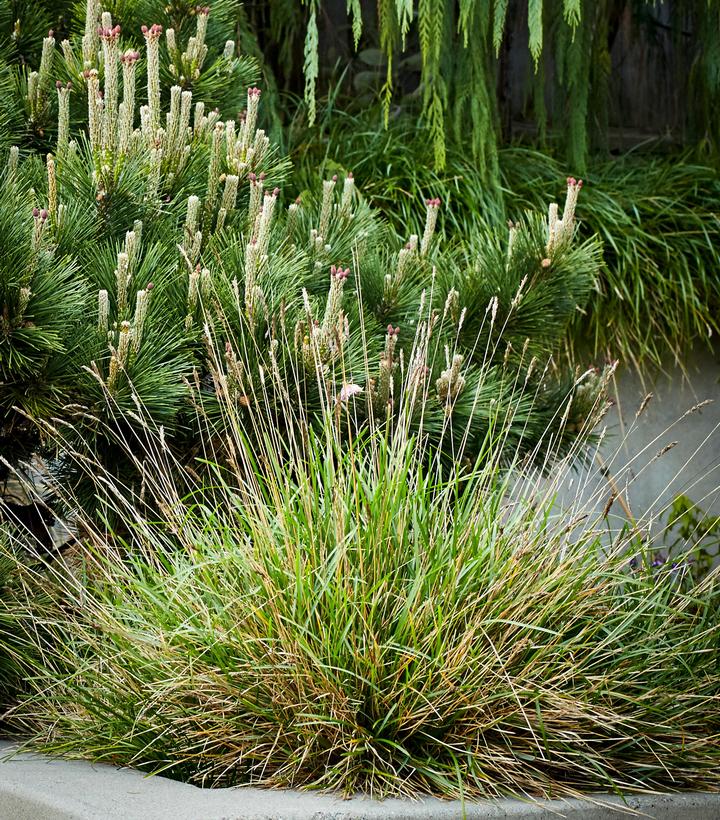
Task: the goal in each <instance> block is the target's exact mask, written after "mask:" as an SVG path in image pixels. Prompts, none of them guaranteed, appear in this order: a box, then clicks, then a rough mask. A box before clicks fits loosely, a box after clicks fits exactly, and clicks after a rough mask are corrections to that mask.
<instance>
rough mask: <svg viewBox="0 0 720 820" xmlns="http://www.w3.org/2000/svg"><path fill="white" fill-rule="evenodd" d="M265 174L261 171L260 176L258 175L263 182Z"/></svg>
mask: <svg viewBox="0 0 720 820" xmlns="http://www.w3.org/2000/svg"><path fill="white" fill-rule="evenodd" d="M265 176H266V174H265V172H263V173H261V174H260V176H259V177H258V179H259V180H260V182H264V181H265Z"/></svg>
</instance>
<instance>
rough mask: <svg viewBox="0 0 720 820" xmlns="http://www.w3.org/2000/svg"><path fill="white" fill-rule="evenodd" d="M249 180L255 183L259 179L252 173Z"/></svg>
mask: <svg viewBox="0 0 720 820" xmlns="http://www.w3.org/2000/svg"><path fill="white" fill-rule="evenodd" d="M248 179H249V180H250V182H253V183H254V182H255V181H256V180H257V177H256V176H255V174H253V172H252V171H250V173H249V174H248Z"/></svg>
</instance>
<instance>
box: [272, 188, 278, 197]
mask: <svg viewBox="0 0 720 820" xmlns="http://www.w3.org/2000/svg"><path fill="white" fill-rule="evenodd" d="M279 193H280V189H279V188H273V196H277V195H278V194H279Z"/></svg>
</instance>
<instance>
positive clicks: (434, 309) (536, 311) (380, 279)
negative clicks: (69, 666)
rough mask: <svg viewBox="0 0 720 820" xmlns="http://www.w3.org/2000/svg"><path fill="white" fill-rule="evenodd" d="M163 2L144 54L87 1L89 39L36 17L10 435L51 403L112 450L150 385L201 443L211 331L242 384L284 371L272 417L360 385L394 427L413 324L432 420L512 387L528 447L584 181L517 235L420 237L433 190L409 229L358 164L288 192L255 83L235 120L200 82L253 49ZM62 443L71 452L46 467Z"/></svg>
mask: <svg viewBox="0 0 720 820" xmlns="http://www.w3.org/2000/svg"><path fill="white" fill-rule="evenodd" d="M176 12H177V10H173V9H171V10H170V11H169V12H168V14H170V16H171V22H173V25H177V26H178V28H177V31H176V30H175V29H174V28H173V29H168V30H167V31H165V34H163V27H162V26H161V25H158V24H156V25H153V26H151V27H150V28H147V27H144V33H143V35H142V38H141V39H142V41H143V45H142V46H141V47H142V48H143V51H144V59H142V58H141V57H140V54H139V51H138V49H137V47H136V45H137V42H136V41H137V37H138V35H131V36H130V37H129V38H127V39H126V36H125V34H124V32H123V31H120V27H119V26H116V25H115V24H114V21H113V19H112V18H111V16H110V14H109V13H106V12H103V13H102V15H101V16H100V12H99V9H98V8H97V6H96V5H95V4H94V2H91V3H90V5H89V11H88V17H87V23H86V28H85V34H84V36H83V37H82V40H81V41H80V42H78V41H77V40H76V39H73V38H71V39H70V40H69V41H68V40H66V41H64V42H63V44H62V46H61V48H60V52H61V54H60V53H58V50H57V48H56V45H55V40H54V37H53V36H48V37H47V38H45V40H44V43H43V54H44V57H43V58H42V59H41V63H40V68H39V70H38V71H37V72H30V73H29V74H28V75H27V78H26V80H27V81H26V82H25V79H23V77H24V75H23V77H20V78H19V88H20V90H21V92H22V103H23V105H24V106H25V109H26V112H27V117H28V118H27V123H28V131H27V139H26V140H25V142H24V143H23V145H22V148H23V150H22V151H18V150H17V149H13V150H11V151H10V154H9V161H8V165H7V168H6V170H5V171H4V174H3V176H2V180H0V187H1V190H0V211H2V214H1V215H0V225H2V227H3V228H4V229H5V232H4V234H3V239H2V241H3V242H4V243H5V245H4V253H3V254H2V261H1V262H0V299H1V300H2V319H1V320H0V321H1V324H0V377H1V378H2V381H3V384H4V389H3V394H2V397H1V398H0V412H2V417H1V418H2V421H1V422H0V423H1V424H2V432H3V435H4V436H5V437H9V436H10V435H12V436H13V438H14V440H15V442H17V443H18V444H22V445H23V448H24V450H23V451H24V452H27V451H28V449H29V450H32V449H33V447H36V446H37V440H36V438H35V436H36V428H35V427H33V426H32V425H31V424H29V423H28V419H40V420H43V419H45V420H46V419H48V418H51V417H55V418H57V419H59V422H58V423H59V424H62V423H71V424H72V425H73V429H74V430H76V431H77V434H78V438H77V439H76V442H75V444H76V446H81V445H80V443H79V442H80V441H81V440H82V441H83V442H85V443H89V444H90V445H91V449H92V451H93V453H94V455H95V456H97V457H100V458H101V460H102V461H103V463H105V464H108V465H110V464H112V465H114V467H115V468H116V469H117V470H118V471H119V470H120V469H121V467H123V466H127V459H126V458H125V457H124V449H123V448H122V447H120V448H119V447H117V446H115V444H114V443H113V441H114V438H115V439H117V438H119V439H121V440H122V441H123V442H125V443H132V441H133V440H134V437H135V436H136V435H137V424H136V422H135V417H136V415H137V413H138V408H139V407H142V408H143V412H147V413H148V414H149V416H150V418H151V419H152V421H153V423H154V424H156V425H157V426H162V428H163V431H164V434H165V436H166V439H167V441H169V442H170V443H171V444H172V446H173V447H174V448H175V450H176V452H184V453H186V454H188V455H189V456H190V457H192V454H193V453H195V452H197V451H199V450H200V449H201V448H202V447H203V442H202V441H201V439H200V438H199V431H198V427H197V423H196V419H195V410H194V408H193V406H192V403H191V401H190V393H189V392H188V383H189V382H191V381H196V382H197V383H199V384H200V385H201V386H203V388H205V389H206V392H207V393H208V394H209V395H211V394H212V375H213V374H212V372H211V367H210V365H209V363H208V348H210V350H211V358H212V357H213V356H216V357H219V358H220V360H221V361H223V362H224V364H223V367H224V373H223V374H222V377H223V378H226V379H229V380H230V381H231V382H232V385H233V390H234V396H235V398H236V400H237V401H238V402H240V403H241V404H247V403H248V402H250V401H253V400H254V398H253V394H254V393H257V392H262V390H263V389H264V387H263V384H262V381H263V375H264V374H266V373H268V372H271V371H274V370H276V369H277V370H279V372H281V373H282V374H284V378H283V379H281V380H279V381H276V382H274V384H284V385H286V387H285V388H283V389H279V392H278V393H277V394H276V395H275V396H274V399H273V401H271V402H270V403H269V405H268V406H269V407H270V408H272V413H273V416H274V417H275V418H276V419H277V421H278V423H283V421H282V420H283V418H286V417H287V416H288V412H289V411H288V405H303V406H306V405H307V407H308V408H309V409H314V411H315V413H316V415H317V416H318V417H319V416H321V415H322V410H323V408H324V406H325V405H326V403H327V402H328V401H329V400H331V399H332V397H334V396H337V395H339V394H340V393H341V392H342V391H343V389H345V388H346V387H347V386H350V385H356V386H357V387H358V388H362V390H363V397H364V398H363V407H362V411H361V410H360V409H359V410H358V416H357V418H358V422H359V424H361V425H362V424H366V425H367V424H369V425H370V426H371V427H372V426H378V425H379V426H385V425H390V426H392V422H393V419H395V418H396V416H397V414H398V413H399V412H400V409H401V397H400V395H399V393H398V384H399V382H400V380H401V379H402V378H404V377H405V375H406V373H405V371H407V369H408V368H411V367H413V364H414V363H413V360H412V358H411V352H412V350H413V348H414V347H416V346H418V345H421V344H424V345H426V346H427V347H428V351H425V352H423V362H424V365H423V366H425V367H427V368H428V371H427V372H424V371H423V373H422V374H420V373H418V374H417V376H418V378H422V379H423V380H425V381H426V382H427V384H428V385H429V387H428V389H423V390H422V391H421V392H422V395H423V396H425V397H426V398H427V408H426V409H424V410H423V411H422V412H423V413H424V414H425V415H426V416H427V420H426V429H428V430H430V429H431V427H432V425H433V424H434V425H435V427H436V428H437V430H440V429H442V428H444V427H447V426H448V418H449V416H450V415H453V416H454V417H455V418H456V419H457V420H456V422H455V423H454V424H453V425H452V426H453V429H457V430H465V428H466V427H468V426H469V427H470V428H472V429H471V434H470V438H471V439H478V440H481V439H482V438H483V436H484V430H485V429H486V427H487V413H484V412H480V411H479V410H477V408H478V407H480V408H482V407H483V406H484V405H486V404H487V403H488V402H490V401H497V402H499V403H500V404H501V405H504V406H505V407H506V408H509V407H510V406H511V404H512V401H510V400H511V399H512V400H513V401H514V398H515V397H516V394H524V395H525V397H526V401H525V407H526V408H527V407H529V406H530V402H531V403H532V406H533V408H534V410H533V412H534V416H533V418H530V417H529V416H528V415H527V413H519V414H518V415H517V418H516V420H517V425H516V427H515V428H514V430H513V433H512V435H511V436H509V437H508V439H507V446H508V450H509V451H514V450H515V449H516V448H520V449H522V450H524V451H525V452H528V451H531V450H532V449H533V447H534V446H535V445H536V444H537V441H538V436H539V435H540V434H542V431H544V430H545V429H546V427H547V424H548V421H549V420H551V419H553V418H555V417H559V416H562V415H563V414H564V413H565V412H566V404H567V401H568V398H569V397H570V394H572V393H573V392H574V390H575V388H574V387H573V383H574V376H573V375H572V373H570V374H562V373H559V372H557V371H555V370H553V369H552V368H550V367H545V366H544V363H545V362H546V361H547V357H548V355H549V353H550V352H551V351H552V349H553V348H554V347H555V346H556V343H557V340H558V339H559V338H560V337H561V335H562V332H563V328H564V327H565V326H566V325H567V324H568V323H569V322H570V321H572V319H573V317H574V316H575V313H576V312H577V310H578V309H582V306H583V304H584V303H585V302H586V301H587V299H588V297H589V294H590V292H591V289H592V287H593V284H594V281H595V274H596V271H597V266H598V246H597V243H596V242H595V241H594V240H587V241H585V242H582V243H577V242H576V241H575V239H574V212H575V202H576V198H577V193H578V190H579V186H578V185H576V184H575V183H574V181H573V183H572V184H570V185H569V187H568V194H567V202H566V206H565V209H564V216H563V217H562V219H560V218H556V217H555V216H553V217H552V221H551V223H543V221H542V220H541V219H540V218H538V217H536V216H532V215H528V216H526V217H525V218H524V219H523V220H522V221H521V222H520V224H519V225H518V226H517V228H514V229H513V230H512V231H511V232H510V234H509V235H508V232H507V231H506V230H503V231H502V233H501V234H498V233H497V232H494V231H493V232H486V233H484V234H479V235H477V236H476V237H474V238H472V240H470V239H469V240H468V242H467V244H466V245H464V246H462V247H460V248H456V249H452V248H451V249H447V250H446V249H443V248H441V247H439V245H438V243H437V242H436V241H435V238H434V228H435V223H436V220H437V217H438V211H439V207H440V206H439V202H437V201H436V200H429V201H428V202H427V204H426V216H425V223H424V228H423V232H422V234H421V235H414V236H411V237H410V239H409V241H408V242H407V245H406V246H405V247H402V246H401V243H400V242H397V241H396V240H395V238H394V237H393V236H391V235H389V234H388V232H387V230H386V228H385V225H384V223H383V222H382V220H381V219H380V218H379V215H378V214H377V213H376V212H373V211H372V210H371V209H370V208H369V207H368V206H367V204H365V203H364V202H363V201H362V199H361V198H360V197H359V195H358V194H357V192H356V190H355V182H354V179H353V178H352V176H351V175H347V176H346V177H345V178H344V180H342V182H341V183H339V184H336V182H337V181H336V179H335V178H332V179H328V180H326V181H325V182H323V185H322V191H321V192H320V193H319V194H317V195H316V194H312V193H310V194H308V195H307V196H305V197H304V198H303V200H302V201H301V202H293V203H290V204H289V206H288V207H287V209H281V206H280V201H279V198H280V197H281V192H280V190H279V188H278V187H276V183H277V182H280V181H282V178H283V176H284V175H285V173H286V171H287V163H286V161H284V160H283V159H282V158H281V157H279V156H278V153H277V151H275V150H274V148H273V147H272V146H271V145H270V142H269V139H268V138H267V136H266V135H265V133H264V131H263V130H262V129H259V128H258V127H257V121H258V120H257V117H258V107H259V97H260V92H259V90H258V89H256V88H254V87H251V88H250V89H249V91H248V92H247V104H246V108H245V110H244V111H243V112H242V114H241V115H240V117H239V119H236V118H231V119H228V120H226V121H222V120H221V119H220V114H219V113H218V112H216V111H213V110H211V109H210V104H211V103H208V101H210V100H214V99H215V98H216V96H217V95H218V94H221V92H222V89H223V88H224V87H225V86H226V85H235V84H236V83H238V82H239V81H240V80H241V79H242V78H244V77H245V76H246V75H247V73H248V72H250V71H252V64H251V63H250V62H248V61H247V60H245V59H242V58H236V57H234V56H233V54H234V46H233V43H232V42H229V43H227V44H226V45H225V46H224V47H222V48H223V50H222V53H221V54H218V53H217V48H219V47H220V45H219V44H220V43H221V42H222V37H219V36H218V32H217V30H214V29H213V26H212V24H211V22H210V20H209V16H208V13H207V10H206V9H200V10H199V11H198V12H197V13H196V14H195V16H194V20H193V26H194V30H195V33H194V34H193V35H192V36H189V35H190V30H189V29H188V25H187V21H183V20H181V21H179V22H178V21H176V20H175V18H174V17H173V15H176ZM177 13H179V12H177ZM221 22H222V17H221ZM98 23H99V28H98V29H96V26H97V25H98ZM181 23H182V25H180V24H181ZM98 31H99V33H98ZM213 31H214V34H213V38H214V39H213V38H211V36H210V33H211V32H213ZM171 32H172V34H171ZM185 37H187V38H188V39H184V38H185ZM213 43H215V46H216V53H215V54H213V53H212V51H208V49H209V48H210V47H211V46H212V45H213ZM128 45H129V47H127V46H128ZM141 68H142V69H143V71H144V73H143V71H141V70H140V69H141ZM56 77H57V78H58V79H57V80H55V78H56ZM20 80H22V82H20ZM166 80H169V81H174V82H176V83H177V84H176V85H172V86H171V88H170V89H169V90H168V89H167V88H166V85H167V83H166V82H165V81H166ZM53 82H55V83H56V90H55V91H53V90H52V87H53ZM101 86H102V93H101ZM51 92H52V93H51ZM223 93H224V92H223ZM143 95H146V96H145V97H144V99H143ZM224 96H225V97H227V96H228V95H227V94H224ZM77 98H80V100H81V101H80V102H78V103H76V100H77ZM85 100H87V103H86V102H85ZM55 102H56V106H55ZM138 103H143V104H141V105H140V106H139V127H136V125H137V122H136V119H137V118H136V115H135V112H136V109H137V108H138ZM55 110H57V122H58V126H57V129H56V131H55V134H56V140H55V148H54V153H53V154H48V155H47V156H45V157H42V158H41V156H40V155H39V154H38V153H36V152H35V151H31V152H30V153H29V155H26V152H27V150H28V149H30V148H32V147H33V146H37V145H38V144H42V140H47V139H48V137H49V135H50V134H51V133H53V129H51V128H50V126H49V124H48V123H49V122H50V120H51V117H54V116H55ZM84 112H86V113H84ZM40 131H42V135H40ZM552 213H554V212H552ZM556 229H557V230H556ZM426 354H427V355H426ZM534 357H537V359H536V358H534ZM239 361H240V362H241V366H239V365H238V362H239ZM538 361H539V362H540V365H538V364H537V362H538ZM486 371H487V372H486ZM317 372H321V373H322V375H323V382H322V384H323V387H322V390H320V391H319V390H318V389H317V380H316V375H317ZM481 374H482V376H483V384H484V385H486V392H485V393H484V394H483V396H482V397H481V398H482V402H481V403H480V405H478V401H477V398H476V395H475V387H476V385H477V384H478V381H479V377H480V375H481ZM298 380H299V383H300V387H301V389H300V390H298V391H295V392H293V391H291V390H290V389H289V388H290V387H291V386H292V385H295V384H296V383H297V382H298ZM353 389H354V388H353ZM209 412H212V411H209ZM567 412H571V414H572V415H573V416H574V418H575V421H576V422H577V423H576V424H575V425H574V427H573V425H566V426H563V427H562V430H563V434H564V435H566V436H567V438H568V442H570V441H572V439H573V438H574V436H575V435H576V432H577V429H578V428H579V427H581V426H582V424H583V423H584V418H583V413H584V412H585V408H584V406H583V402H582V401H581V400H580V398H578V399H577V400H576V401H574V403H573V406H572V410H568V411H567ZM431 420H432V423H431ZM109 429H110V430H112V435H108V434H107V431H108V430H109ZM19 433H23V434H24V435H18V434H19ZM113 437H114V438H113ZM28 439H30V441H29V442H28ZM136 443H137V442H136ZM470 456H471V457H474V454H473V453H472V451H471V452H470ZM66 463H67V461H66V460H65V461H64V460H63V457H62V453H61V454H60V456H59V461H58V462H57V463H56V464H55V465H54V466H55V468H56V469H58V470H61V469H63V468H64V465H65V464H66ZM90 503H92V499H90Z"/></svg>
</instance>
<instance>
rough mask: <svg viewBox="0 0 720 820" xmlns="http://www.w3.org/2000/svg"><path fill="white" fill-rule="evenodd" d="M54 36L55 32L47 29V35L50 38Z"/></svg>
mask: <svg viewBox="0 0 720 820" xmlns="http://www.w3.org/2000/svg"><path fill="white" fill-rule="evenodd" d="M54 36H55V32H54V31H53V30H52V29H50V31H48V37H50V38H52V37H54Z"/></svg>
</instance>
